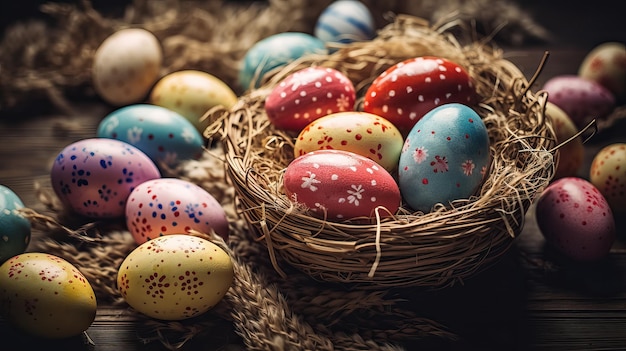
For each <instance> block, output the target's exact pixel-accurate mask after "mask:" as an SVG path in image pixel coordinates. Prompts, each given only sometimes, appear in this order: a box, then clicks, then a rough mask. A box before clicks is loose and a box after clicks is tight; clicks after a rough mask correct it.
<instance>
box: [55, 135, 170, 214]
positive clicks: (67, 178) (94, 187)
mask: <svg viewBox="0 0 626 351" xmlns="http://www.w3.org/2000/svg"><path fill="white" fill-rule="evenodd" d="M159 177H160V172H159V170H158V169H157V168H156V166H155V165H154V163H153V162H152V161H151V160H150V158H148V157H147V156H146V155H145V154H144V153H142V152H141V151H139V150H137V149H136V148H134V147H133V146H131V145H128V144H126V143H124V142H121V141H118V140H113V139H86V140H81V141H78V142H76V143H74V144H71V145H69V146H67V147H66V148H65V149H63V151H61V152H60V153H59V154H58V156H57V157H56V159H55V161H54V164H53V168H52V171H51V181H52V185H53V188H54V190H55V192H56V193H57V195H58V196H59V197H60V198H61V199H62V200H63V201H64V202H65V203H67V204H69V205H70V207H71V208H72V209H73V210H74V211H76V212H77V213H79V214H82V215H84V216H88V217H96V218H104V217H119V216H122V215H123V214H124V208H125V206H126V200H127V197H128V195H129V194H130V192H131V191H132V189H133V188H134V187H135V186H137V185H138V184H141V183H143V182H144V181H146V180H149V179H154V178H159Z"/></svg>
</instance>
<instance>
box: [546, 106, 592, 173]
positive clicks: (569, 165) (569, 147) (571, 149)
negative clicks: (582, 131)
mask: <svg viewBox="0 0 626 351" xmlns="http://www.w3.org/2000/svg"><path fill="white" fill-rule="evenodd" d="M545 114H546V116H547V117H548V118H550V120H551V121H552V125H553V127H554V132H555V134H556V141H557V145H560V147H559V149H558V153H559V162H558V164H557V168H556V172H555V175H554V179H558V178H563V177H568V176H575V175H576V174H577V173H578V171H579V170H580V167H581V166H582V164H583V161H584V157H585V148H584V145H583V140H582V137H580V136H579V137H577V138H575V139H572V140H570V141H567V140H568V139H570V138H571V137H572V136H574V135H576V133H578V132H579V130H578V129H577V127H576V125H575V124H574V122H573V121H572V119H571V118H569V116H568V115H567V113H565V111H563V110H562V109H561V108H560V107H558V106H556V105H555V104H553V103H551V102H547V103H546V111H545ZM566 141H567V143H565V142H566ZM563 143H565V144H563ZM561 144H562V145H561Z"/></svg>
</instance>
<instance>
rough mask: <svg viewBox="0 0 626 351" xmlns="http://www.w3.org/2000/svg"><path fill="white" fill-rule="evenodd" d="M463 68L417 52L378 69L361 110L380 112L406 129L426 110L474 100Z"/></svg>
mask: <svg viewBox="0 0 626 351" xmlns="http://www.w3.org/2000/svg"><path fill="white" fill-rule="evenodd" d="M476 98H477V96H476V92H475V89H474V84H473V81H472V78H471V77H470V76H469V74H468V73H467V71H466V70H465V68H463V67H461V66H460V65H459V64H457V63H456V62H452V61H450V60H447V59H445V58H442V57H436V56H421V57H415V58H411V59H408V60H405V61H402V62H399V63H397V64H395V65H393V66H391V67H390V68H388V69H387V70H386V71H384V72H383V73H381V74H380V75H379V76H378V77H377V78H376V79H375V80H374V81H373V82H372V84H371V85H370V87H369V88H368V89H367V92H366V93H365V96H364V97H363V111H365V112H369V113H373V114H375V115H379V116H382V117H384V118H386V119H387V120H389V121H390V122H391V123H393V124H394V125H395V126H396V127H398V129H400V131H401V132H402V133H404V134H405V135H406V133H407V132H408V131H409V130H411V128H412V127H413V126H414V125H415V123H417V121H419V120H420V119H421V118H422V117H423V116H424V115H425V114H426V113H428V111H430V110H432V109H433V108H435V107H437V106H441V105H443V104H447V103H453V102H456V103H462V104H466V105H472V104H474V102H475V101H476Z"/></svg>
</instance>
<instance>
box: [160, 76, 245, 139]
mask: <svg viewBox="0 0 626 351" xmlns="http://www.w3.org/2000/svg"><path fill="white" fill-rule="evenodd" d="M149 101H150V103H151V104H154V105H158V106H163V107H165V108H168V109H170V110H172V111H174V112H178V113H179V114H181V115H182V116H183V117H185V118H187V119H188V120H189V121H190V122H191V123H192V124H193V125H194V126H196V128H197V129H198V131H199V132H201V133H202V132H203V131H204V129H205V128H206V126H207V124H208V123H205V122H202V121H200V119H201V117H202V116H203V115H204V114H205V113H206V112H207V111H208V110H210V109H211V108H213V107H215V106H220V105H221V106H223V107H225V108H231V107H232V106H233V105H234V104H235V103H236V102H237V95H236V94H235V92H234V91H233V90H232V89H231V88H230V87H229V86H228V85H227V84H226V83H225V82H224V81H222V80H220V79H219V78H217V77H215V76H214V75H212V74H209V73H207V72H203V71H197V70H184V71H177V72H172V73H170V74H168V75H166V76H164V77H163V78H161V79H160V80H159V81H158V82H157V83H156V85H155V86H154V88H153V89H152V92H151V93H150V99H149Z"/></svg>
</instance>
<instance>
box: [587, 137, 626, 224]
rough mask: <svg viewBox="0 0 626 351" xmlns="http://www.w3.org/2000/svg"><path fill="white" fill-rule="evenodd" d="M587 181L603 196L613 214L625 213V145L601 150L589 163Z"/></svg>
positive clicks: (610, 145)
mask: <svg viewBox="0 0 626 351" xmlns="http://www.w3.org/2000/svg"><path fill="white" fill-rule="evenodd" d="M589 180H590V181H591V183H592V184H593V185H595V186H596V187H597V188H598V190H599V191H600V192H601V193H602V195H604V197H605V198H606V201H607V202H608V203H609V205H610V206H611V209H612V210H613V212H616V213H624V212H626V143H613V144H609V145H607V146H605V147H604V148H602V149H601V150H600V151H599V152H598V153H597V154H596V155H595V156H594V158H593V160H592V162H591V168H590V171H589Z"/></svg>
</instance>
